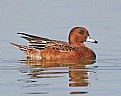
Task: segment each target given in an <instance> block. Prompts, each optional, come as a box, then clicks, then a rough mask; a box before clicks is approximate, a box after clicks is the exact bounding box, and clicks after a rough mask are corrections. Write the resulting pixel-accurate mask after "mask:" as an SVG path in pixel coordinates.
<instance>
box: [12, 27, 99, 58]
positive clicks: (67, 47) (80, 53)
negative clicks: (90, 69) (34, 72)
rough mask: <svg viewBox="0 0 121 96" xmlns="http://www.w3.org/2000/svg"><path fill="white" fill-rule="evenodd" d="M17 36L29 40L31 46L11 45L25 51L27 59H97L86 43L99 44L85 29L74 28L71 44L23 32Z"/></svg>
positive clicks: (70, 37) (71, 33)
mask: <svg viewBox="0 0 121 96" xmlns="http://www.w3.org/2000/svg"><path fill="white" fill-rule="evenodd" d="M17 34H20V35H22V36H21V38H24V39H26V40H28V41H29V45H27V46H26V45H18V44H15V43H11V44H12V45H14V46H16V47H18V48H19V49H20V50H21V51H23V52H24V53H25V54H26V56H27V58H31V59H37V60H38V59H39V60H41V59H46V60H57V59H71V60H72V59H73V60H75V59H77V60H78V59H93V60H95V59H96V54H95V53H94V51H93V50H91V49H90V48H88V47H86V45H85V44H84V42H91V43H98V42H97V41H96V40H93V39H92V38H91V37H90V35H89V33H88V30H87V29H86V28H84V27H74V28H73V29H72V30H71V31H70V33H69V37H68V39H69V42H65V41H59V40H51V39H48V38H43V37H39V36H34V35H30V34H26V33H23V32H19V33H17Z"/></svg>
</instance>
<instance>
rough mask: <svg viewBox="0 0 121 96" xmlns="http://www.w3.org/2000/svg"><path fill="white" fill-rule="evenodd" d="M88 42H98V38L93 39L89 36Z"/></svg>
mask: <svg viewBox="0 0 121 96" xmlns="http://www.w3.org/2000/svg"><path fill="white" fill-rule="evenodd" d="M86 42H91V43H96V44H97V43H98V42H97V41H96V40H94V39H92V38H91V37H90V36H88V37H87V39H86Z"/></svg>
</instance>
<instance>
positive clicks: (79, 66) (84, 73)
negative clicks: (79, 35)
mask: <svg viewBox="0 0 121 96" xmlns="http://www.w3.org/2000/svg"><path fill="white" fill-rule="evenodd" d="M21 62H22V63H24V64H26V65H27V66H29V67H30V68H33V70H31V78H58V76H55V75H54V74H65V73H68V74H69V86H70V87H83V86H89V76H88V75H89V74H88V73H89V71H88V69H87V67H86V66H87V65H89V64H93V63H95V61H91V60H83V61H82V60H79V61H74V60H73V61H71V60H57V61H46V60H42V61H37V60H30V59H27V60H21ZM55 67H57V68H62V67H64V68H67V69H68V71H63V70H61V71H59V72H58V71H57V72H53V71H52V72H51V71H49V72H48V71H45V70H46V69H48V68H55ZM37 68H39V70H37ZM34 69H35V70H34ZM44 74H53V76H52V75H51V76H48V75H45V76H44ZM77 93H78V94H81V93H83V94H84V93H85V94H87V92H70V94H77Z"/></svg>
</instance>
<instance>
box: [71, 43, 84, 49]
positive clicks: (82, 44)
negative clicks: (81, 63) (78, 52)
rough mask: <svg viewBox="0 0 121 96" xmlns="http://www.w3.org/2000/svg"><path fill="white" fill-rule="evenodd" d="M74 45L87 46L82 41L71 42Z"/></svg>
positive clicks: (78, 46)
mask: <svg viewBox="0 0 121 96" xmlns="http://www.w3.org/2000/svg"><path fill="white" fill-rule="evenodd" d="M69 43H70V44H71V45H72V46H74V47H77V48H80V47H86V46H85V44H84V43H81V42H69Z"/></svg>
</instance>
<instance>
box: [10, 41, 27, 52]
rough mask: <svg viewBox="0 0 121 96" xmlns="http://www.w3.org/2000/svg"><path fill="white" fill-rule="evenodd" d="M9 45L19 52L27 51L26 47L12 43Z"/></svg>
mask: <svg viewBox="0 0 121 96" xmlns="http://www.w3.org/2000/svg"><path fill="white" fill-rule="evenodd" d="M10 44H11V45H13V46H15V47H17V48H19V49H20V50H21V51H24V52H26V51H27V49H28V47H27V46H24V45H19V44H15V43H12V42H10Z"/></svg>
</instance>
